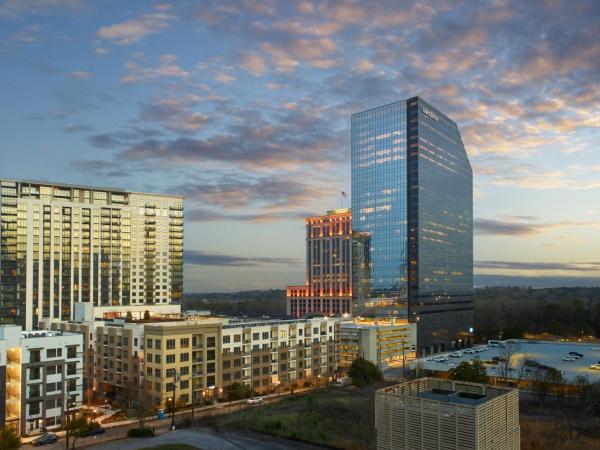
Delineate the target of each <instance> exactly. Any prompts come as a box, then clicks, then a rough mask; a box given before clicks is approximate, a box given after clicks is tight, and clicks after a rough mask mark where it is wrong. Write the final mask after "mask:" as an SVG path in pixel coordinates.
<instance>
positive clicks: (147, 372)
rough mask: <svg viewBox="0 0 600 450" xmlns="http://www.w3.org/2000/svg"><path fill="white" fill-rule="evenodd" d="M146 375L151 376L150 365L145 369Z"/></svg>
mask: <svg viewBox="0 0 600 450" xmlns="http://www.w3.org/2000/svg"><path fill="white" fill-rule="evenodd" d="M146 375H148V376H149V377H151V376H152V367H148V368H147V369H146Z"/></svg>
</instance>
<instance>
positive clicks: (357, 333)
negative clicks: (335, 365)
mask: <svg viewBox="0 0 600 450" xmlns="http://www.w3.org/2000/svg"><path fill="white" fill-rule="evenodd" d="M416 347H417V324H415V323H409V322H408V320H402V319H395V318H389V319H385V318H380V319H364V318H355V319H354V320H351V321H343V322H342V323H341V344H340V348H341V351H340V355H341V364H342V365H343V366H349V365H350V364H352V361H354V360H355V359H356V358H358V357H361V358H364V359H366V360H367V361H370V362H372V363H373V364H375V365H376V366H378V367H379V368H380V369H385V368H387V367H388V366H389V365H390V364H391V363H394V362H403V363H406V361H407V360H412V359H414V357H415V351H416Z"/></svg>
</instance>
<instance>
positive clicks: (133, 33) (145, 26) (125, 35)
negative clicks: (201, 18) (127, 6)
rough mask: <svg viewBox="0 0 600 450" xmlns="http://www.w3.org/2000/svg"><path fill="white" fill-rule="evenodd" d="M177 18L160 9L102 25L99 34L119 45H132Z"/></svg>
mask: <svg viewBox="0 0 600 450" xmlns="http://www.w3.org/2000/svg"><path fill="white" fill-rule="evenodd" d="M175 20H177V17H176V16H175V15H173V14H170V13H167V12H164V11H160V10H159V11H157V12H152V13H147V14H143V15H141V16H140V17H137V18H135V19H129V20H127V21H125V22H120V23H116V24H113V25H106V26H103V27H100V30H98V36H99V37H100V38H102V39H106V40H109V41H111V42H113V43H114V44H117V45H131V44H135V43H137V42H139V41H141V40H142V39H143V38H144V37H146V36H148V35H151V34H156V33H160V32H161V31H163V30H165V29H167V28H169V27H171V25H172V23H173V22H174V21H175Z"/></svg>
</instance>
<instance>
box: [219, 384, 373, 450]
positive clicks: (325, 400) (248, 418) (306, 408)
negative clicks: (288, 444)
mask: <svg viewBox="0 0 600 450" xmlns="http://www.w3.org/2000/svg"><path fill="white" fill-rule="evenodd" d="M373 391H374V388H365V389H355V388H349V389H336V388H331V389H327V390H323V391H319V392H314V393H311V394H308V395H299V396H295V397H291V398H287V399H285V400H282V401H279V402H277V403H272V404H266V405H262V406H255V407H253V408H249V409H247V410H244V411H239V412H235V413H232V414H229V415H225V416H221V417H218V418H216V419H215V422H216V423H215V425H216V427H217V428H218V429H220V430H240V429H241V430H252V431H258V432H262V433H269V434H274V435H277V436H281V437H286V438H292V439H297V440H301V441H305V442H312V443H315V444H321V445H328V446H332V447H336V448H340V449H348V450H358V449H364V448H368V442H369V441H370V440H371V439H372V438H373V421H374V409H373V408H374V392H373Z"/></svg>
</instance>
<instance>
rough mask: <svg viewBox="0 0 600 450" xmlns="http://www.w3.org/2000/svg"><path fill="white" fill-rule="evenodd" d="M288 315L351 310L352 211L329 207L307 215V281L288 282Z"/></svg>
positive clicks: (348, 311) (330, 314) (349, 311)
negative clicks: (301, 283)
mask: <svg viewBox="0 0 600 450" xmlns="http://www.w3.org/2000/svg"><path fill="white" fill-rule="evenodd" d="M286 309H287V314H288V316H292V317H302V316H305V315H307V314H316V315H327V316H334V315H343V314H351V312H352V213H351V211H350V209H336V210H333V211H328V212H327V214H326V215H323V216H316V217H308V218H307V219H306V284H305V285H303V286H288V287H287V293H286Z"/></svg>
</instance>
